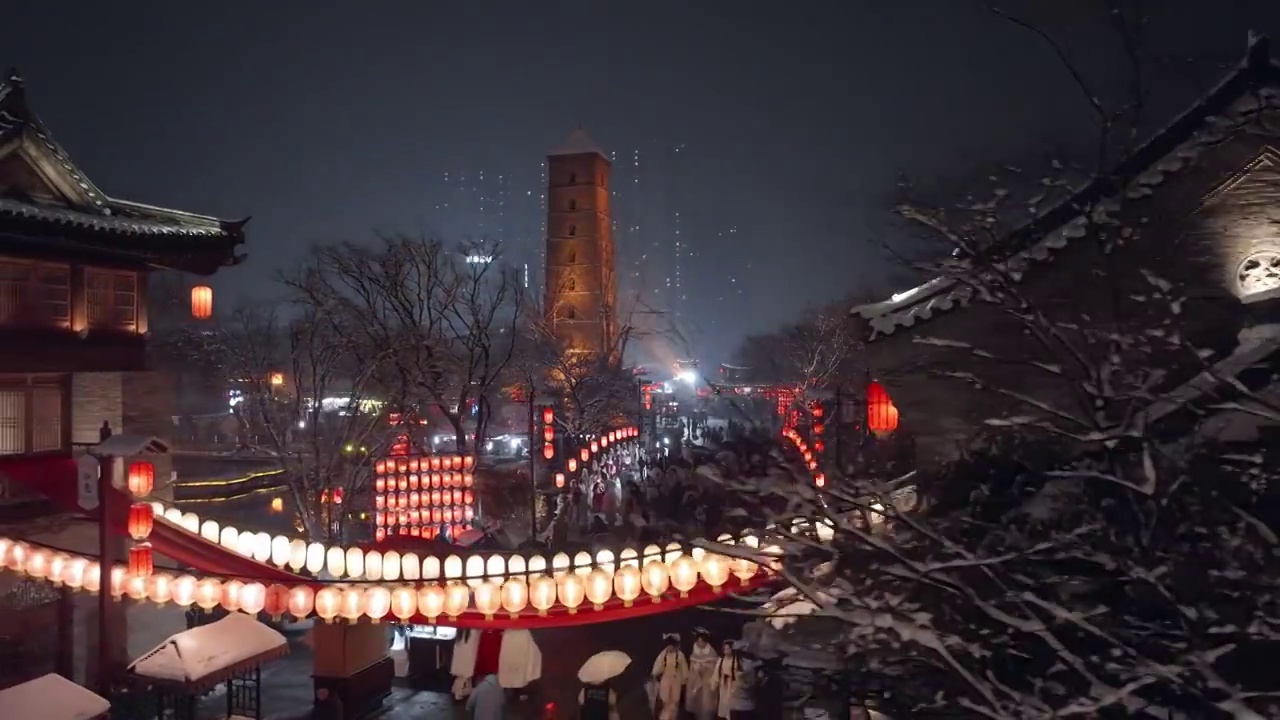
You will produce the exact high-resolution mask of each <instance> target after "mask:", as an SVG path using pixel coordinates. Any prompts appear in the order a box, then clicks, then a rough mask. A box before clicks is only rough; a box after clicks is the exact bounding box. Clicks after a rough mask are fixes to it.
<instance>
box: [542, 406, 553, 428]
mask: <svg viewBox="0 0 1280 720" xmlns="http://www.w3.org/2000/svg"><path fill="white" fill-rule="evenodd" d="M555 421H556V411H555V410H553V409H552V408H551V406H547V407H544V408H542V424H543V425H550V424H551V423H553V422H555Z"/></svg>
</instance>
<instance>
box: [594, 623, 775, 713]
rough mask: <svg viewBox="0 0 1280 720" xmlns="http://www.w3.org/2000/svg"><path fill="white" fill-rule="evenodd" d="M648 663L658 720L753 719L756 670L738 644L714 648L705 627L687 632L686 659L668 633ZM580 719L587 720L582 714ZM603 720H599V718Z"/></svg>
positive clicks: (757, 685)
mask: <svg viewBox="0 0 1280 720" xmlns="http://www.w3.org/2000/svg"><path fill="white" fill-rule="evenodd" d="M663 640H664V644H663V649H662V651H661V652H660V653H658V656H657V657H656V658H655V659H654V661H653V670H652V673H651V677H650V681H649V686H648V689H649V702H650V706H651V707H652V709H653V711H654V715H655V716H656V717H657V718H658V719H659V720H678V718H680V717H681V716H682V710H683V712H684V713H685V714H687V716H688V717H690V718H692V720H720V719H723V720H749V719H751V718H754V717H756V694H757V692H758V691H759V689H760V677H759V672H758V666H757V665H756V663H755V662H753V661H752V660H751V659H750V658H749V657H748V656H747V655H746V654H744V653H743V652H742V648H741V645H740V643H737V642H734V641H731V640H725V641H724V642H722V643H721V644H720V648H719V649H717V648H716V646H715V644H714V643H713V642H712V638H711V633H710V632H709V631H707V630H706V629H705V628H696V629H694V631H693V644H692V647H691V648H690V649H689V653H688V654H687V655H686V654H685V652H684V650H683V649H682V648H681V641H680V636H679V635H678V634H676V633H669V634H667V635H666V636H664V638H663ZM583 718H584V720H593V719H591V718H590V717H589V716H588V715H587V714H586V713H584V714H583ZM602 720H603V719H602Z"/></svg>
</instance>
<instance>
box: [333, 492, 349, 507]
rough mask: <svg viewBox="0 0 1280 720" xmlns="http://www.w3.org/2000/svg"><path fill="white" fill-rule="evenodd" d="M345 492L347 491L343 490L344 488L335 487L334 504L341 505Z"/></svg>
mask: <svg viewBox="0 0 1280 720" xmlns="http://www.w3.org/2000/svg"><path fill="white" fill-rule="evenodd" d="M345 494H346V493H345V492H344V491H343V489H342V488H335V489H334V491H333V504H334V505H341V504H342V497H343V495H345Z"/></svg>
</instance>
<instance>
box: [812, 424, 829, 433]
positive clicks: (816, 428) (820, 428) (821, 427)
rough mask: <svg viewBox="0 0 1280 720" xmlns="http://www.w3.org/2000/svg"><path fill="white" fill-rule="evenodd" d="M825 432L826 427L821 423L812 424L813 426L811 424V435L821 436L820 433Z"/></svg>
mask: <svg viewBox="0 0 1280 720" xmlns="http://www.w3.org/2000/svg"><path fill="white" fill-rule="evenodd" d="M826 431H827V426H826V425H823V424H822V423H814V424H813V434H814V435H821V434H822V433H824V432H826Z"/></svg>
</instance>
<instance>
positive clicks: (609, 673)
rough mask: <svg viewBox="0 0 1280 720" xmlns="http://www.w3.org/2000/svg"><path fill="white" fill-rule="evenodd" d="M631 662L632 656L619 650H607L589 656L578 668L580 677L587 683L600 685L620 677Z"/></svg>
mask: <svg viewBox="0 0 1280 720" xmlns="http://www.w3.org/2000/svg"><path fill="white" fill-rule="evenodd" d="M630 664H631V656H630V655H628V654H626V653H624V652H621V651H619V650H605V651H604V652H598V653H596V654H595V655H592V656H591V657H590V658H587V661H586V662H585V663H583V664H582V668H581V669H580V670H578V679H579V680H581V681H582V682H584V683H586V684H587V685H598V684H600V683H602V682H606V681H608V680H612V679H613V678H616V677H618V676H619V675H621V674H622V673H623V671H625V670H626V669H627V666H629V665H630Z"/></svg>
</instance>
